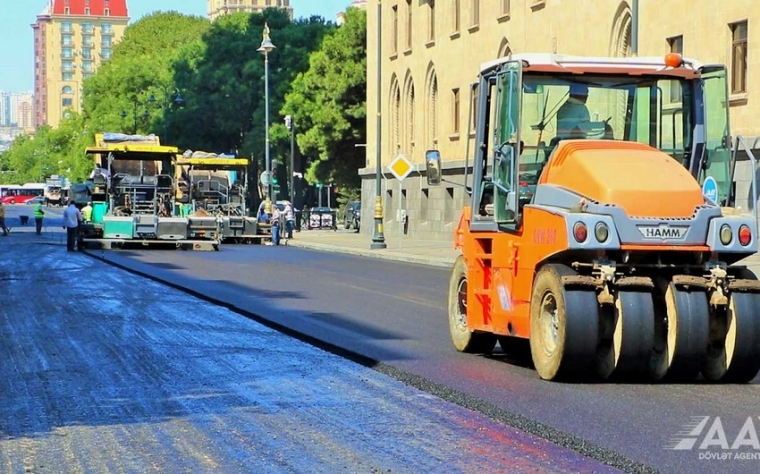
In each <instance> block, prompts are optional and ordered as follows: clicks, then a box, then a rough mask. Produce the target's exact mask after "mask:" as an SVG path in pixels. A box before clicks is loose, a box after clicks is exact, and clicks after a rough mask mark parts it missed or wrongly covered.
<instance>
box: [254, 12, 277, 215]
mask: <svg viewBox="0 0 760 474" xmlns="http://www.w3.org/2000/svg"><path fill="white" fill-rule="evenodd" d="M262 36H263V40H262V41H261V47H260V48H259V49H257V50H256V51H258V52H259V53H262V54H263V55H264V133H265V135H264V136H265V142H266V150H265V153H266V158H265V162H266V173H267V176H268V177H269V181H268V183H267V200H268V201H271V200H272V176H271V169H272V162H271V159H270V157H269V53H271V52H272V50H274V49H275V45H274V44H272V40H271V39H269V25H268V24H267V23H264V33H263V35H262ZM270 206H271V203H270Z"/></svg>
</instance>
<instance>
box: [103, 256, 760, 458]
mask: <svg viewBox="0 0 760 474" xmlns="http://www.w3.org/2000/svg"><path fill="white" fill-rule="evenodd" d="M98 255H99V256H104V257H105V258H106V259H107V260H108V261H110V262H115V263H119V264H123V265H126V266H129V267H130V268H133V269H135V270H138V271H142V272H146V273H148V274H151V275H153V276H157V277H160V278H162V279H166V280H170V281H173V282H175V283H176V284H178V285H180V286H184V287H187V288H190V289H192V290H194V291H196V292H198V293H200V294H205V295H209V296H211V297H216V298H220V299H222V300H224V301H226V302H228V303H229V304H230V305H232V306H235V307H239V308H241V309H244V310H248V311H251V312H253V313H255V314H257V315H259V316H261V317H263V318H265V319H267V320H270V321H272V322H274V323H277V324H281V325H283V326H285V327H287V328H290V329H293V330H295V331H298V332H302V333H305V334H309V335H312V336H314V337H316V338H318V339H320V340H323V341H326V342H327V343H329V344H332V345H336V346H338V347H340V348H343V349H347V350H350V351H353V352H357V353H358V354H361V355H363V356H366V357H370V358H372V359H374V360H377V361H380V362H381V363H383V364H387V365H389V366H391V367H392V368H393V367H395V368H398V369H401V370H402V371H404V374H399V375H398V376H399V377H402V378H403V377H406V376H407V375H406V374H411V375H412V376H417V377H419V378H420V379H421V380H410V383H415V384H417V385H425V381H431V382H433V383H435V384H438V385H437V386H435V387H432V388H430V390H431V391H433V393H436V394H437V395H440V396H443V397H446V398H449V399H451V400H454V401H456V402H457V403H461V404H463V405H465V406H470V407H473V408H476V409H481V410H483V411H486V412H489V413H491V416H494V417H495V418H497V419H501V420H504V421H507V422H509V423H512V424H513V425H515V426H518V427H521V428H524V429H527V430H530V431H531V432H534V433H538V434H540V435H542V436H546V437H548V438H549V439H552V440H553V441H556V442H558V443H562V444H564V445H568V446H572V447H573V448H575V449H579V450H580V451H582V452H584V453H587V454H589V455H595V456H597V457H598V458H599V459H605V460H609V459H610V457H611V455H610V453H609V452H608V451H605V450H598V449H596V447H595V446H599V447H602V448H606V449H607V450H611V451H613V452H615V453H622V454H623V455H625V456H627V457H628V458H630V459H633V460H634V461H636V462H639V463H643V464H650V465H653V466H655V467H657V468H659V469H662V470H663V471H669V472H691V471H698V470H703V469H704V468H705V461H703V460H700V459H699V453H698V452H697V451H696V450H694V451H688V452H681V451H671V450H666V449H664V446H665V445H667V444H668V443H669V442H670V441H671V439H672V438H673V437H675V436H676V435H677V433H678V432H679V431H681V430H682V429H683V427H684V425H686V424H687V423H689V422H690V421H691V417H694V416H700V415H710V416H720V417H721V419H722V422H723V424H724V426H725V427H726V433H727V435H728V436H729V438H730V442H732V441H733V438H734V437H735V436H736V434H738V432H739V429H740V427H741V426H742V425H743V424H744V422H745V421H746V419H747V417H748V416H758V415H760V413H758V408H757V407H758V406H760V403H759V402H760V400H759V397H758V385H757V380H756V381H755V383H754V384H751V385H739V386H735V385H706V384H692V385H664V384H663V385H660V384H630V383H629V384H612V383H606V384H559V383H546V382H542V381H540V380H538V378H537V376H536V374H535V372H534V371H533V370H532V369H531V368H530V367H529V364H525V363H515V361H512V360H507V359H506V358H505V357H504V356H503V355H498V354H496V355H494V356H493V357H478V356H471V355H464V354H459V353H457V352H455V351H454V350H453V348H452V346H451V343H450V341H449V339H448V329H447V325H446V324H447V323H446V316H445V298H446V291H447V283H448V271H446V270H444V269H438V268H431V267H422V266H415V265H409V264H401V263H393V262H386V261H380V260H373V259H368V258H361V257H353V256H346V255H337V254H328V253H321V252H314V251H308V250H304V249H297V248H287V247H262V246H243V247H233V246H224V247H223V248H222V250H221V251H220V252H212V253H205V252H162V251H144V252H128V251H125V252H112V253H98ZM355 287H360V288H355ZM523 359H524V358H523ZM517 362H524V360H523V361H517ZM447 389H451V390H447ZM463 395H464V396H463ZM536 423H539V424H541V425H538V426H537V425H536ZM758 425H760V423H759V424H758ZM565 434H569V435H571V437H567V436H565ZM585 443H589V445H587V444H585ZM618 461H619V462H621V463H624V462H625V460H618ZM616 462H617V461H616ZM757 467H758V462H757V461H751V460H750V461H732V462H729V463H724V464H721V465H720V471H721V472H737V473H739V472H756V471H757ZM684 470H685V471H684Z"/></svg>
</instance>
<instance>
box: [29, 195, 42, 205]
mask: <svg viewBox="0 0 760 474" xmlns="http://www.w3.org/2000/svg"><path fill="white" fill-rule="evenodd" d="M26 204H30V205H35V204H45V196H34V197H33V198H32V199H30V200H28V201H26Z"/></svg>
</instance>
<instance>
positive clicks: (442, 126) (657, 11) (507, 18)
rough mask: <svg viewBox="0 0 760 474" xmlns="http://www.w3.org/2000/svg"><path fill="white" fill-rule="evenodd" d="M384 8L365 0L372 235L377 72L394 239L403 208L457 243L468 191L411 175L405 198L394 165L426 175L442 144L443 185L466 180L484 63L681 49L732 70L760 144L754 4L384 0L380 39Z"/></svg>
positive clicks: (735, 96)
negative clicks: (401, 161)
mask: <svg viewBox="0 0 760 474" xmlns="http://www.w3.org/2000/svg"><path fill="white" fill-rule="evenodd" d="M378 3H379V2H378V0H369V1H368V6H367V12H368V26H367V28H368V34H367V64H368V69H367V117H368V119H367V135H368V138H367V142H368V143H367V148H366V150H367V166H366V168H364V169H362V170H360V175H361V177H362V204H363V205H362V209H363V215H362V221H363V222H365V223H367V224H365V225H364V226H363V230H362V232H363V233H365V234H367V235H371V234H372V231H373V226H372V225H371V222H372V217H373V207H374V202H375V191H376V189H375V188H376V184H375V183H376V181H375V171H376V168H375V163H376V157H377V148H376V147H377V144H378V140H377V132H376V126H377V120H376V119H377V114H376V111H377V101H378V75H379V76H380V80H379V84H380V93H379V97H380V104H381V117H382V119H381V126H382V128H381V136H380V141H379V143H380V146H381V148H380V156H381V159H382V169H383V179H382V196H383V206H384V230H385V232H386V233H390V232H393V233H394V235H395V234H396V233H397V232H399V228H398V223H397V221H396V217H397V215H398V213H397V211H398V209H399V207H400V208H401V209H403V210H405V211H406V214H407V216H408V221H407V224H406V226H405V232H406V234H407V235H408V236H409V237H411V238H428V239H452V238H453V234H452V232H453V229H454V227H455V225H456V221H457V219H458V216H459V212H460V210H461V208H462V205H463V204H464V198H465V193H464V189H463V188H462V187H460V186H456V185H452V184H446V183H444V184H445V186H439V187H433V188H428V187H427V185H426V183H425V178H424V176H422V175H421V174H420V173H419V172H412V173H411V174H410V175H409V176H408V177H407V178H406V179H405V180H404V183H403V189H402V190H401V191H400V192H399V185H398V182H397V181H396V179H395V178H393V177H392V176H391V175H390V173H388V172H387V166H388V165H389V164H390V162H391V161H392V160H393V159H394V158H395V157H396V156H397V155H398V154H403V155H404V156H406V157H408V158H409V159H410V160H411V161H412V162H413V163H414V164H415V166H416V170H421V169H423V168H424V166H423V161H424V154H425V151H426V150H428V149H431V148H436V149H438V150H440V151H441V154H442V156H443V158H444V160H445V161H444V170H445V173H446V174H447V175H448V176H447V179H449V180H450V181H454V182H462V179H463V176H462V175H463V171H464V158H465V156H466V155H468V154H469V156H472V155H473V152H472V150H473V146H474V143H473V135H472V134H468V126H469V125H471V124H472V123H473V120H472V115H473V114H472V107H471V105H472V97H471V94H470V93H469V90H470V84H471V83H473V82H474V81H475V80H476V78H477V74H478V70H479V66H480V65H481V64H482V63H484V62H487V61H491V60H493V59H496V58H499V57H503V56H507V55H509V54H510V53H531V52H533V53H546V52H551V53H558V54H575V55H589V56H631V55H638V56H657V55H664V54H666V53H668V52H671V51H675V52H681V53H683V54H684V56H687V57H693V58H696V59H698V60H699V61H701V62H702V63H708V64H709V63H722V64H726V65H727V67H728V71H729V75H730V77H729V81H730V84H729V89H730V105H731V108H730V114H731V132H732V135H734V136H736V135H742V136H744V137H745V138H747V140H748V141H749V142H750V143H752V144H753V146H754V147H756V148H760V139H759V138H757V137H760V108H758V107H756V106H755V104H753V102H752V100H753V98H754V100H758V99H760V84H758V83H756V81H752V80H751V78H752V77H757V75H758V74H760V34H756V33H753V29H752V28H751V25H753V24H758V22H760V2H758V1H756V0H668V1H667V2H663V1H651V0H641V1H635V0H382V2H381V15H382V16H381V19H382V21H381V26H382V33H381V34H380V35H378V33H379V32H378ZM636 10H637V11H636ZM636 24H638V28H637V29H636V28H634V27H635V25H636ZM378 37H380V38H381V39H382V42H381V44H380V46H381V50H380V59H379V64H378ZM378 65H379V66H380V71H379V72H380V74H378ZM753 95H754V97H753ZM745 172H747V173H748V171H745ZM745 179H746V177H745ZM399 194H400V195H401V196H400V199H399ZM399 202H400V204H399Z"/></svg>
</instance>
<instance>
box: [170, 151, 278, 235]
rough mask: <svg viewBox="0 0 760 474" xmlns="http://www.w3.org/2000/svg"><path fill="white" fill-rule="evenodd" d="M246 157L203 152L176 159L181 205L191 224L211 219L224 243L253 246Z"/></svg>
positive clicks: (254, 227)
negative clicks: (195, 220) (218, 229)
mask: <svg viewBox="0 0 760 474" xmlns="http://www.w3.org/2000/svg"><path fill="white" fill-rule="evenodd" d="M249 163H250V161H249V160H248V159H247V158H237V157H234V156H228V155H217V154H212V153H206V152H199V151H196V152H190V151H188V152H186V153H185V154H184V155H182V156H180V157H178V159H177V169H178V171H179V173H180V174H179V175H178V180H179V181H180V183H182V184H181V189H182V190H183V196H182V199H181V201H182V205H183V206H188V207H189V210H187V211H186V213H187V214H188V216H189V217H190V219H191V221H193V219H197V218H201V217H203V216H213V217H214V218H216V220H217V222H218V224H219V226H220V238H221V239H222V241H223V242H231V243H254V242H258V241H259V240H260V239H262V238H263V237H264V236H263V235H259V228H258V222H257V219H256V217H255V216H253V217H250V216H248V209H247V207H246V199H247V197H248V184H247V183H248V181H247V180H248V176H247V172H248V166H249Z"/></svg>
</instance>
